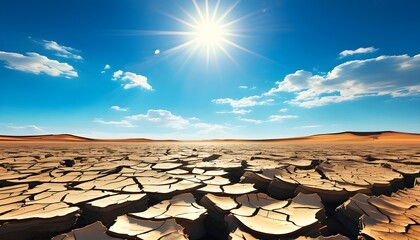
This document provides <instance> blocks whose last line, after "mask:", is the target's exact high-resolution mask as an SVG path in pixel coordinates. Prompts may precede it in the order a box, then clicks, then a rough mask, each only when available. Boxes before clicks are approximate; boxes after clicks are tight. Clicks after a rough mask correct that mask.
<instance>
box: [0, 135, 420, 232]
mask: <svg viewBox="0 0 420 240" xmlns="http://www.w3.org/2000/svg"><path fill="white" fill-rule="evenodd" d="M419 178H420V146H419V145H407V144H406V145H404V144H394V145H392V144H330V143H324V144H284V143H282V144H280V143H253V142H248V143H234V142H223V143H211V142H207V143H200V142H194V143H185V142H167V143H164V142H160V143H121V144H119V143H61V144H60V143H56V144H53V143H46V144H42V145H41V144H24V143H13V144H10V143H9V144H0V239H14V240H18V239H54V240H70V239H72V240H85V239H235V240H236V239H238V240H240V239H242V240H244V239H300V240H304V239H307V240H309V239H357V238H359V239H420V225H419V224H420V208H419V207H420V186H419V185H418V182H419V181H420V179H419Z"/></svg>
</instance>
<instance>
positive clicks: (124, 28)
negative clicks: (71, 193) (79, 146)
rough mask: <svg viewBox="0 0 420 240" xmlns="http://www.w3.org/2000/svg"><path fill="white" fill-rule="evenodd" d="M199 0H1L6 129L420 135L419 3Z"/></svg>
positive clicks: (1, 102)
mask: <svg viewBox="0 0 420 240" xmlns="http://www.w3.org/2000/svg"><path fill="white" fill-rule="evenodd" d="M207 3H208V4H207V5H208V11H206V1H205V0H197V1H195V2H194V1H190V0H185V1H170V0H168V1H163V0H162V1H156V0H142V1H137V0H136V1H135V0H131V1H128V0H121V1H110V0H109V1H105V0H101V1H99V0H98V1H94V0H92V1H83V0H73V1H66V0H62V1H53V0H39V1H19V2H17V1H14V0H4V1H1V3H0V31H1V33H2V35H1V38H0V84H1V87H0V112H1V114H0V134H5V135H32V134H51V133H70V134H76V135H82V136H87V137H97V138H122V137H147V138H155V139H167V138H172V139H211V138H279V137H291V136H302V135H311V134H317V133H327V132H339V131H347V130H352V131H375V130H394V131H405V132H417V133H419V132H420V107H419V106H420V97H419V96H420V55H418V54H420V49H419V45H418V43H419V42H420V28H419V27H418V23H419V22H420V15H419V14H418V9H419V8H420V2H419V1H415V0H412V1H407V0H403V1H387V0H372V1H366V0H363V1H362V0H352V1H350V0H349V1H346V0H345V1H335V0H328V1H327V0H320V1H310V0H307V1H304V0H284V1H282V0H272V1H268V0H266V1H264V0H243V1H239V2H238V1H220V2H219V3H218V1H211V0H208V2H207ZM216 6H217V11H216V12H215V11H214V10H215V8H216ZM214 12H215V14H214ZM213 16H214V17H213ZM157 50H158V51H157Z"/></svg>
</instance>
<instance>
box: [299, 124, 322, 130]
mask: <svg viewBox="0 0 420 240" xmlns="http://www.w3.org/2000/svg"><path fill="white" fill-rule="evenodd" d="M320 127H322V125H305V126H299V127H296V128H298V129H299V128H320Z"/></svg>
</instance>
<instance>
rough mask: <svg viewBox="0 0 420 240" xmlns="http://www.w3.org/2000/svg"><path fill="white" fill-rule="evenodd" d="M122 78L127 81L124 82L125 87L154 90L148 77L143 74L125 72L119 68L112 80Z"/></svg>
mask: <svg viewBox="0 0 420 240" xmlns="http://www.w3.org/2000/svg"><path fill="white" fill-rule="evenodd" d="M117 79H120V80H121V81H124V82H127V83H125V84H123V86H124V89H129V88H133V87H140V88H144V89H146V90H153V89H152V86H150V84H149V83H148V82H147V77H145V76H142V75H137V74H135V73H132V72H123V71H121V70H118V71H116V72H114V74H113V75H112V80H117Z"/></svg>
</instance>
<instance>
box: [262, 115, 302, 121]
mask: <svg viewBox="0 0 420 240" xmlns="http://www.w3.org/2000/svg"><path fill="white" fill-rule="evenodd" d="M292 118H298V116H296V115H271V116H270V117H268V121H269V122H281V121H283V120H284V119H292Z"/></svg>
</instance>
